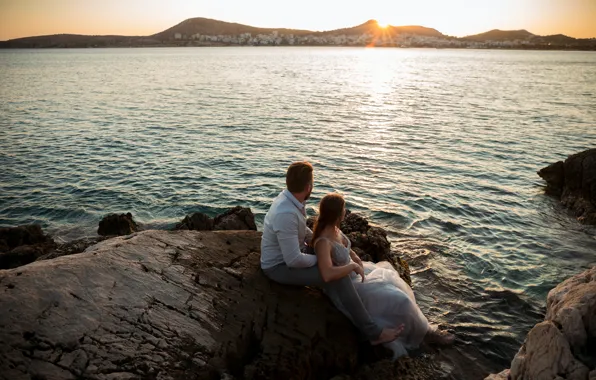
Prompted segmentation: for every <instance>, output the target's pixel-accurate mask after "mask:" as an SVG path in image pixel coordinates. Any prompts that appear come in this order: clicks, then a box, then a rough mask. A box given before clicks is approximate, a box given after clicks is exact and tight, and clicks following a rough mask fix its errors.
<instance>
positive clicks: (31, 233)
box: [0, 224, 56, 269]
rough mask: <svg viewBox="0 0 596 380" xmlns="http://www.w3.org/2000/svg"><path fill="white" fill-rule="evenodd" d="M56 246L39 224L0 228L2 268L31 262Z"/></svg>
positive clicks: (0, 265)
mask: <svg viewBox="0 0 596 380" xmlns="http://www.w3.org/2000/svg"><path fill="white" fill-rule="evenodd" d="M55 247H56V243H55V242H54V240H52V238H51V237H49V236H48V235H45V234H44V233H43V231H42V229H41V227H40V226H39V225H36V224H33V225H26V226H19V227H6V228H0V269H9V268H16V267H18V266H21V265H25V264H29V263H31V262H33V261H35V260H36V259H37V258H38V257H40V256H42V255H44V254H46V253H48V252H50V251H51V250H52V249H54V248H55Z"/></svg>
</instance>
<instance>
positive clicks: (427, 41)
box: [172, 31, 596, 49]
mask: <svg viewBox="0 0 596 380" xmlns="http://www.w3.org/2000/svg"><path fill="white" fill-rule="evenodd" d="M172 37H173V40H174V41H176V42H179V43H180V44H181V45H185V46H222V45H224V46H231V45H238V46H368V47H373V46H374V47H401V48H412V47H413V48H415V47H428V48H469V49H549V48H555V47H558V48H573V47H581V46H582V45H579V44H574V43H573V42H572V41H567V42H566V43H563V44H557V43H553V42H552V41H549V40H548V39H543V38H540V37H538V38H531V39H530V38H528V39H513V40H502V41H499V40H486V41H474V40H468V39H463V38H456V37H448V36H423V35H416V34H409V33H402V34H399V35H395V36H391V35H381V36H379V35H373V34H369V33H365V34H360V35H344V34H340V35H333V36H316V35H302V36H296V35H294V34H282V33H279V32H277V31H273V32H271V33H270V34H256V35H253V34H251V33H242V34H240V35H236V36H232V35H221V34H220V35H208V34H200V33H197V34H192V35H185V34H182V33H174V34H173V35H172ZM594 45H595V47H596V40H595V41H594Z"/></svg>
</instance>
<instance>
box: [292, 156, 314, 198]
mask: <svg viewBox="0 0 596 380" xmlns="http://www.w3.org/2000/svg"><path fill="white" fill-rule="evenodd" d="M312 172H313V167H312V165H311V164H310V163H309V162H307V161H299V162H294V163H292V164H291V165H290V166H289V167H288V171H287V172H286V186H287V187H288V190H289V191H290V192H291V193H301V192H303V191H304V190H305V189H306V186H308V184H309V183H311V182H312V180H313V175H312Z"/></svg>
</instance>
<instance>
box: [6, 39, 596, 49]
mask: <svg viewBox="0 0 596 380" xmlns="http://www.w3.org/2000/svg"><path fill="white" fill-rule="evenodd" d="M2 42H3V41H0V50H62V49H81V50H83V49H150V48H227V47H236V48H314V47H317V48H354V49H436V50H495V51H503V50H508V51H541V52H542V51H565V52H594V51H596V46H593V47H591V48H586V49H579V48H576V47H573V48H562V47H550V48H544V47H536V48H528V47H457V46H449V47H435V46H391V45H384V46H366V45H362V46H354V45H316V44H312V45H308V44H305V45H233V44H210V45H199V44H197V45H188V44H155V45H109V46H42V47H30V46H17V47H14V46H5V45H3V44H2Z"/></svg>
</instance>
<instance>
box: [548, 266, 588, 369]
mask: <svg viewBox="0 0 596 380" xmlns="http://www.w3.org/2000/svg"><path fill="white" fill-rule="evenodd" d="M546 310H547V312H546V317H545V319H546V320H550V321H553V322H554V323H555V324H557V326H559V328H560V330H561V331H562V333H563V335H564V336H565V340H566V341H567V342H568V343H569V345H570V346H571V348H572V350H573V353H574V354H575V355H576V356H578V357H586V358H588V357H590V356H591V354H594V357H593V362H592V363H586V364H588V365H591V366H592V367H594V366H596V347H592V349H594V352H589V351H590V347H588V344H589V342H592V343H596V267H594V268H592V269H591V270H587V271H585V272H584V273H581V274H579V275H577V276H574V277H571V278H569V279H567V280H565V281H564V282H563V283H561V284H559V285H558V286H557V287H556V288H554V289H552V290H551V291H550V292H549V293H548V297H547V300H546Z"/></svg>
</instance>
